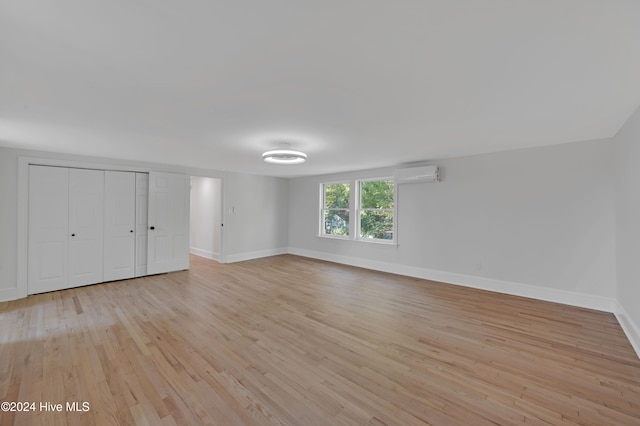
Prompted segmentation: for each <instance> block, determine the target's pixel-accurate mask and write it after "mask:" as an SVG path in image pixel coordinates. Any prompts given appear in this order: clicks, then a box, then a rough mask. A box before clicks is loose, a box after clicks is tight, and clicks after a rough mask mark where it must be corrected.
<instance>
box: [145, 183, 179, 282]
mask: <svg viewBox="0 0 640 426" xmlns="http://www.w3.org/2000/svg"><path fill="white" fill-rule="evenodd" d="M148 227H149V235H148V252H147V273H149V274H160V273H163V272H169V271H178V270H181V269H189V177H188V176H186V175H180V174H175V173H159V172H150V173H149V222H148Z"/></svg>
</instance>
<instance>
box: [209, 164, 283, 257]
mask: <svg viewBox="0 0 640 426" xmlns="http://www.w3.org/2000/svg"><path fill="white" fill-rule="evenodd" d="M227 176H228V178H227V179H226V180H225V189H224V209H225V212H224V216H225V220H224V228H223V232H224V234H225V235H227V234H230V235H233V238H230V239H225V240H224V249H223V250H224V259H222V261H223V262H225V261H226V262H237V261H241V260H245V259H251V258H256V257H264V256H272V255H275V254H282V253H286V252H287V243H288V235H287V233H288V220H289V216H288V211H289V209H288V207H289V184H288V181H287V179H282V178H274V177H266V176H255V175H247V174H238V173H229V174H228V175H227Z"/></svg>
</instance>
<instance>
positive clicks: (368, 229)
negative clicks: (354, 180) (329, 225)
mask: <svg viewBox="0 0 640 426" xmlns="http://www.w3.org/2000/svg"><path fill="white" fill-rule="evenodd" d="M394 187H395V185H394V182H393V179H380V180H366V181H360V182H359V194H360V197H359V198H360V199H359V200H358V201H359V202H358V217H359V219H360V223H359V235H358V238H359V239H362V240H387V241H393V240H394V220H393V217H394V200H395V190H394Z"/></svg>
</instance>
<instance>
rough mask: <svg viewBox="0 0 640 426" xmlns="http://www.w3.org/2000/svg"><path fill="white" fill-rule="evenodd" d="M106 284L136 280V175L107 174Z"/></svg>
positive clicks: (129, 173) (127, 173) (105, 181)
mask: <svg viewBox="0 0 640 426" xmlns="http://www.w3.org/2000/svg"><path fill="white" fill-rule="evenodd" d="M104 203H105V204H104V207H105V210H104V281H113V280H123V279H127V278H133V277H134V276H135V266H136V265H135V256H136V252H135V243H136V240H135V238H136V234H135V228H136V174H135V173H132V172H112V171H106V172H105V174H104Z"/></svg>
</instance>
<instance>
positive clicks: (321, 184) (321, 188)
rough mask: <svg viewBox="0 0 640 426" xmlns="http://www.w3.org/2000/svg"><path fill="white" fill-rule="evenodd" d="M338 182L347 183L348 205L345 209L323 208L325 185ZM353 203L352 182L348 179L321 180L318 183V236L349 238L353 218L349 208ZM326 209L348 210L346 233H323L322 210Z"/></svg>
mask: <svg viewBox="0 0 640 426" xmlns="http://www.w3.org/2000/svg"><path fill="white" fill-rule="evenodd" d="M338 184H347V185H349V206H348V207H347V208H346V209H339V208H330V209H327V208H325V201H326V200H325V194H326V192H325V187H326V186H327V185H338ZM352 205H353V182H351V181H349V180H339V181H332V182H322V183H320V223H319V225H320V226H319V228H318V236H319V237H322V238H335V239H338V240H350V239H351V237H352V235H353V224H352V221H351V219H352V218H353V215H352V212H353V209H352V208H351V206H352ZM326 210H347V211H348V212H349V228H348V233H347V235H335V234H327V233H325V229H324V219H325V216H324V212H325V211H326Z"/></svg>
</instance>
